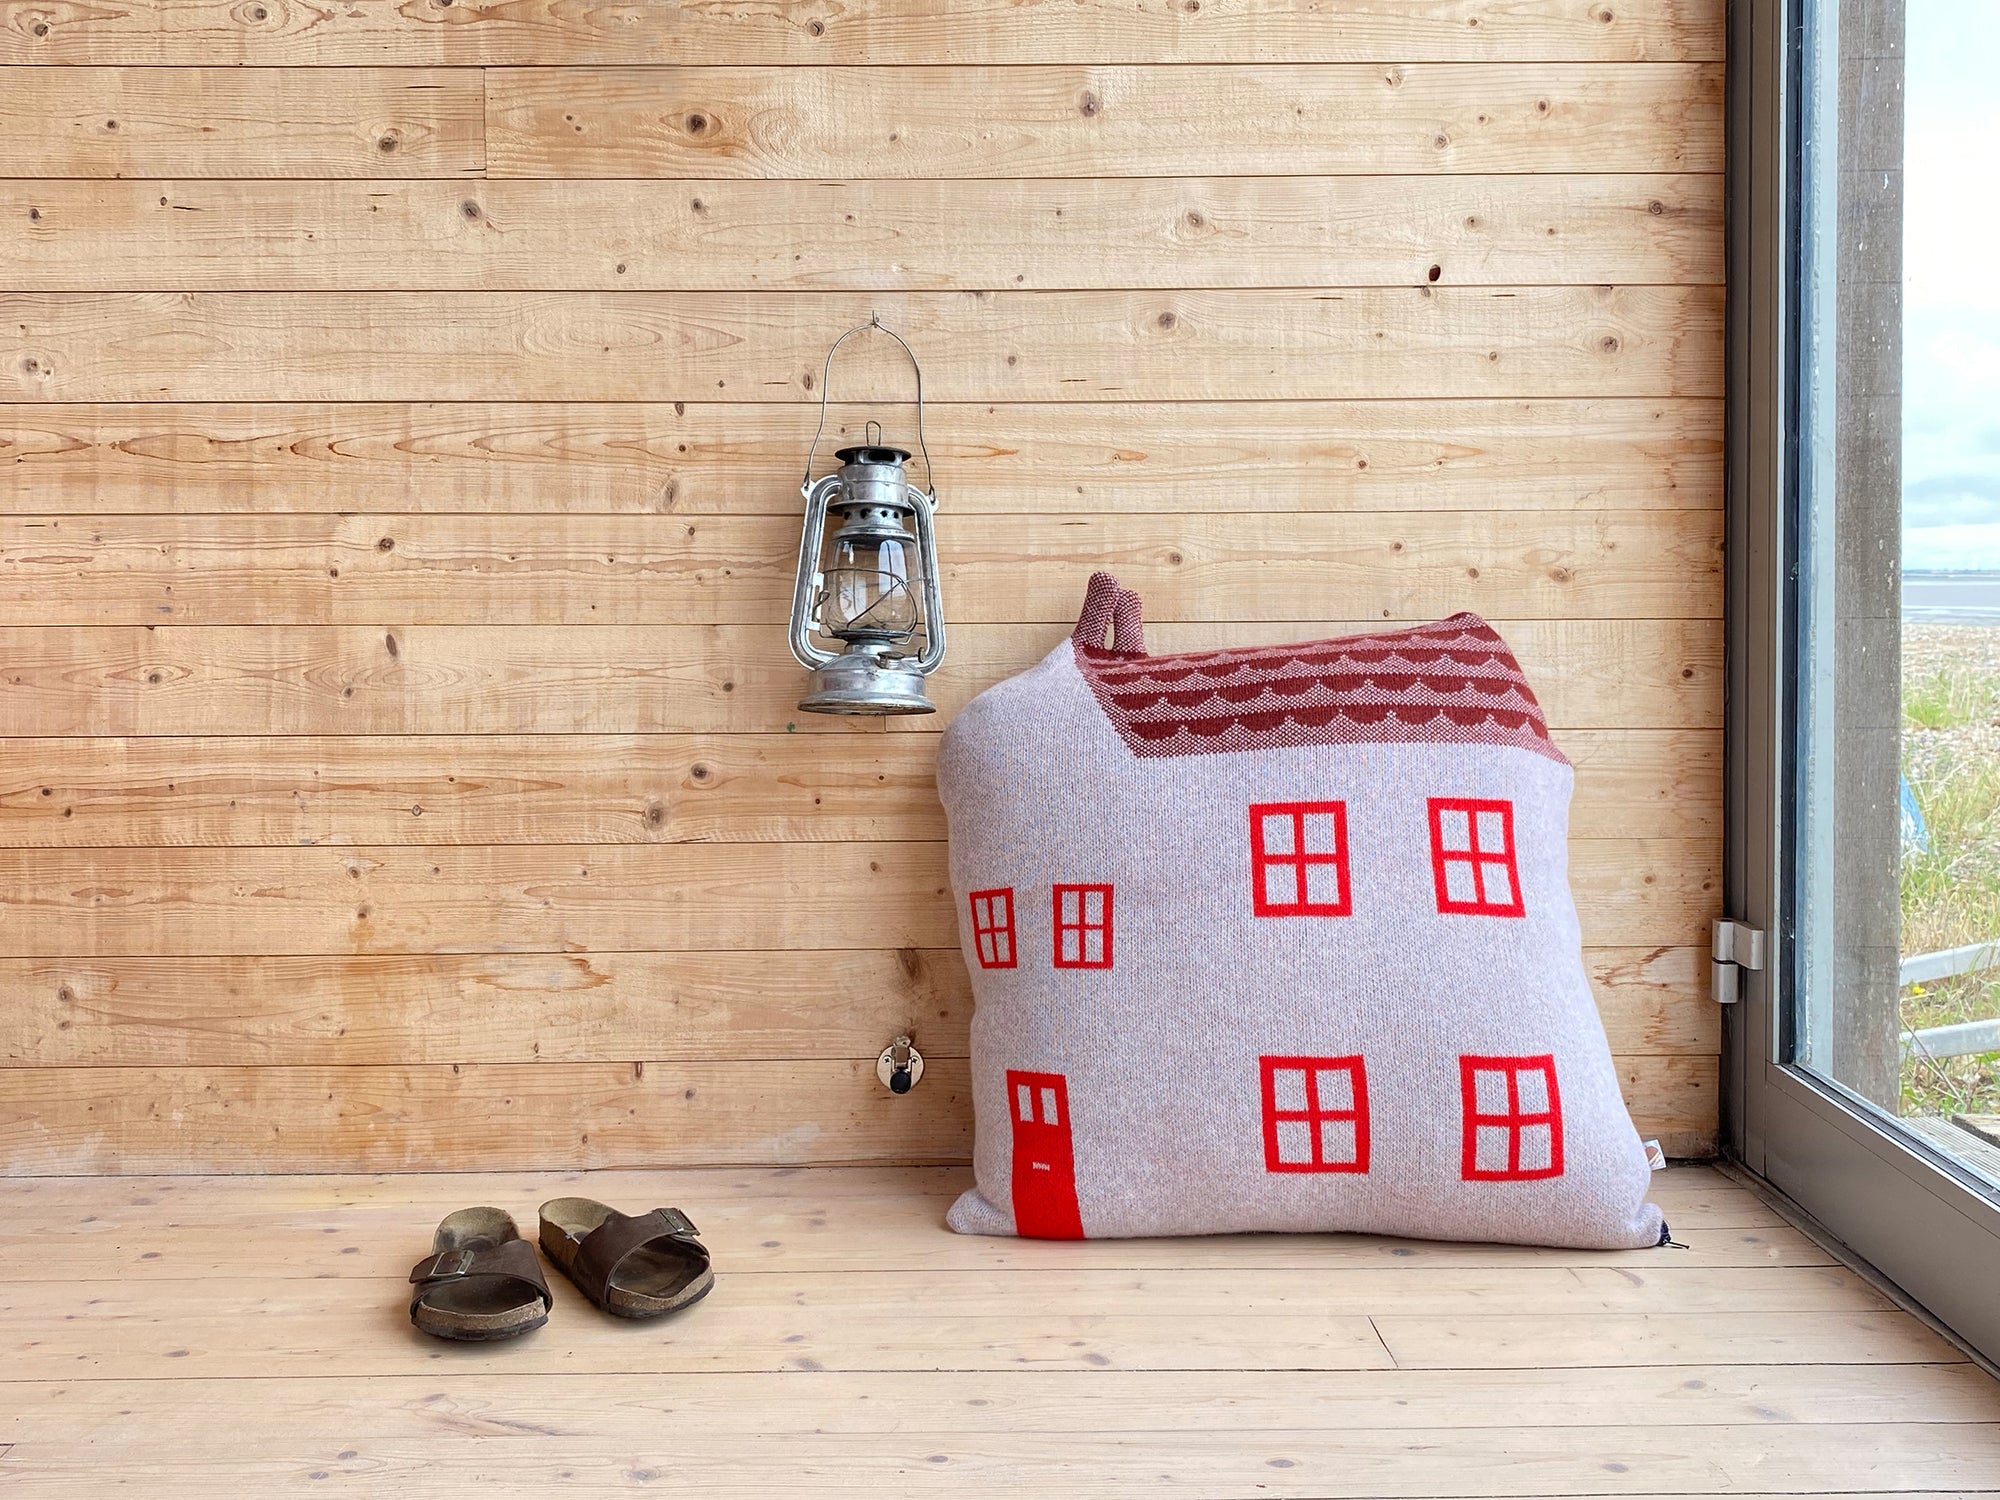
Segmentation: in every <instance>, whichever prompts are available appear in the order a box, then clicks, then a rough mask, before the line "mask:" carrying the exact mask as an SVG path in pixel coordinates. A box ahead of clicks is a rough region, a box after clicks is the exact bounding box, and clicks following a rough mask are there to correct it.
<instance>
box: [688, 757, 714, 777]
mask: <svg viewBox="0 0 2000 1500" xmlns="http://www.w3.org/2000/svg"><path fill="white" fill-rule="evenodd" d="M713 774H714V773H713V772H712V771H710V770H709V769H708V767H707V766H705V765H703V764H702V763H701V762H700V761H696V762H695V763H694V764H693V765H692V766H689V767H688V775H690V776H692V777H693V778H694V779H695V780H696V781H706V780H708V778H709V777H710V776H712V775H713Z"/></svg>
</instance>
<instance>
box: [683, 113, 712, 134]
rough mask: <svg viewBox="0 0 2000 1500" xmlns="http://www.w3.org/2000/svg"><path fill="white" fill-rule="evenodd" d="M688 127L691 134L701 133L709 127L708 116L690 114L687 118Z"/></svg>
mask: <svg viewBox="0 0 2000 1500" xmlns="http://www.w3.org/2000/svg"><path fill="white" fill-rule="evenodd" d="M687 128H688V134H689V135H700V134H701V133H702V132H703V131H705V130H707V129H708V116H707V115H689V116H688V118H687Z"/></svg>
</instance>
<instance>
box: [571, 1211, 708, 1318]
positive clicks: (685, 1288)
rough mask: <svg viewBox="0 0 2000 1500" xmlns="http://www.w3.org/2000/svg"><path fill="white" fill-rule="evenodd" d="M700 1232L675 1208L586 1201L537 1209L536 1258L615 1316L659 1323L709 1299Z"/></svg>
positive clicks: (706, 1261)
mask: <svg viewBox="0 0 2000 1500" xmlns="http://www.w3.org/2000/svg"><path fill="white" fill-rule="evenodd" d="M700 1232H701V1231H700V1230H698V1229H696V1228H695V1227H694V1225H693V1223H692V1222H690V1220H689V1219H688V1216H687V1215H686V1214H684V1213H682V1212H681V1211H680V1210H679V1209H677V1208H656V1209H654V1210H653V1211H652V1212H651V1213H646V1214H621V1213H619V1212H618V1211H617V1210H616V1209H613V1208H608V1207H606V1206H605V1205H604V1204H602V1203H598V1202H596V1201H594V1200H592V1199H590V1198H552V1199H550V1200H549V1201H548V1202H547V1203H544V1204H543V1205H542V1253H543V1254H544V1255H546V1256H548V1258H549V1259H550V1260H552V1261H554V1262H555V1263H556V1265H557V1266H558V1267H559V1268H560V1269H561V1271H562V1273H563V1275H565V1276H567V1277H568V1278H569V1279H570V1280H571V1281H573V1282H575V1283H576V1287H577V1290H578V1291H580V1292H582V1293H583V1294H584V1296H586V1297H588V1298H589V1299H590V1300H591V1301H592V1302H595V1303H596V1304H597V1305H598V1306H599V1307H601V1308H603V1309H604V1310H605V1311H606V1312H608V1313H610V1314H611V1315H612V1316H613V1317H616V1318H657V1317H659V1316H660V1315H661V1314H663V1313H670V1312H676V1311H678V1310H679V1309H681V1308H683V1307H687V1306H689V1305H691V1304H693V1303H696V1302H699V1301H700V1300H701V1299H702V1298H703V1297H706V1296H707V1295H708V1293H709V1290H710V1289H711V1288H712V1287H714V1285H715V1273H714V1272H713V1271H711V1270H710V1269H709V1264H708V1248H707V1247H706V1246H705V1245H703V1244H702V1242H701V1241H700V1240H698V1239H696V1238H695V1236H696V1235H697V1234H699V1233H700Z"/></svg>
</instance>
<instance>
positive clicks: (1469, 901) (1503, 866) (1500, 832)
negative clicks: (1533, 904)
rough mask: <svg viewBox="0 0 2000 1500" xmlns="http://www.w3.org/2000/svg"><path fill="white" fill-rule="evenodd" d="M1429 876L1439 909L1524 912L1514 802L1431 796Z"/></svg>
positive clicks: (1498, 914)
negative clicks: (1516, 862) (1515, 854)
mask: <svg viewBox="0 0 2000 1500" xmlns="http://www.w3.org/2000/svg"><path fill="white" fill-rule="evenodd" d="M1431 875H1432V877H1433V879H1435V880H1436V882H1437V902H1438V910H1439V911H1441V912H1446V913H1464V914H1467V915H1472V916H1487V917H1519V916H1523V915H1525V914H1526V908H1524V907H1523V906H1522V905H1521V876H1520V872H1519V870H1517V869H1516V868H1515V865H1514V804H1513V803H1511V802H1480V801H1475V800H1473V799H1471V798H1467V797H1433V798H1431Z"/></svg>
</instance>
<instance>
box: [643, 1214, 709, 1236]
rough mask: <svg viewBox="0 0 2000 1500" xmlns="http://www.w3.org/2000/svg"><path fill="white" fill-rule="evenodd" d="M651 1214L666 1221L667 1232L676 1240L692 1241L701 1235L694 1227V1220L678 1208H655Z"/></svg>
mask: <svg viewBox="0 0 2000 1500" xmlns="http://www.w3.org/2000/svg"><path fill="white" fill-rule="evenodd" d="M653 1212H654V1213H656V1214H658V1215H659V1216H660V1217H661V1218H662V1219H664V1220H665V1221H666V1224H667V1228H668V1230H669V1231H670V1232H671V1233H672V1234H673V1235H674V1236H675V1237H676V1238H678V1239H693V1238H694V1237H695V1236H696V1235H698V1234H700V1233H701V1231H700V1230H699V1229H697V1228H695V1227H694V1220H693V1219H690V1218H689V1217H688V1216H687V1215H686V1214H684V1213H682V1212H681V1211H680V1210H679V1209H678V1208H656V1209H654V1210H653Z"/></svg>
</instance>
